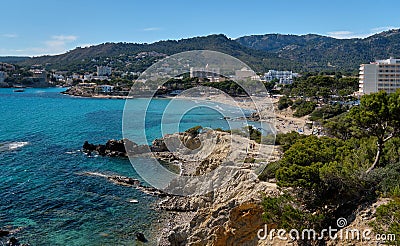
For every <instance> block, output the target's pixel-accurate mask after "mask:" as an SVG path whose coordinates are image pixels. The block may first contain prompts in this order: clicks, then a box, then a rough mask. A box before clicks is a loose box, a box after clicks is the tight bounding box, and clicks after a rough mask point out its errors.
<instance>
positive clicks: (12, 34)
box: [1, 33, 18, 38]
mask: <svg viewBox="0 0 400 246" xmlns="http://www.w3.org/2000/svg"><path fill="white" fill-rule="evenodd" d="M1 36H2V37H4V38H17V37H18V35H17V34H15V33H6V34H3V35H1Z"/></svg>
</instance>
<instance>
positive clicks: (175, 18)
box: [0, 0, 400, 56]
mask: <svg viewBox="0 0 400 246" xmlns="http://www.w3.org/2000/svg"><path fill="white" fill-rule="evenodd" d="M399 9H400V1H398V0H360V1H355V0H331V1H327V0H275V1H271V0H254V1H251V0H247V1H243V0H242V1H237V0H230V1H229V0H200V1H199V0H198V1H194V0H169V1H168V0H164V1H161V0H160V1H154V0H146V1H137V0H113V1H109V0H108V1H105V0H64V1H62V0H60V1H58V0H35V1H32V0H12V1H3V2H2V3H1V5H0V10H1V11H0V23H2V24H1V27H0V56H40V55H49V54H50V55H54V54H61V53H64V52H66V51H68V50H71V49H74V48H75V47H78V46H80V47H86V46H90V45H95V44H100V43H105V42H134V43H152V42H155V41H159V40H168V39H174V40H177V39H182V38H190V37H195V36H206V35H209V34H220V33H222V34H225V35H226V36H228V37H230V38H237V37H241V36H245V35H252V34H268V33H281V34H298V35H300V34H308V33H314V34H321V35H325V36H331V37H335V38H354V37H359V38H364V37H367V36H369V35H372V34H374V33H379V32H382V31H385V30H389V29H394V28H399V27H400V15H399V14H398V10H399Z"/></svg>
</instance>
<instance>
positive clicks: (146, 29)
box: [143, 27, 161, 32]
mask: <svg viewBox="0 0 400 246" xmlns="http://www.w3.org/2000/svg"><path fill="white" fill-rule="evenodd" d="M159 30H161V28H159V27H148V28H144V29H143V31H145V32H152V31H159Z"/></svg>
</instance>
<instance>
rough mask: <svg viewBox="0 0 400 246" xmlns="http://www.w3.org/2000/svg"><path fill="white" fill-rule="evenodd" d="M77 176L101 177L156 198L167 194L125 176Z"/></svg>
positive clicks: (90, 173) (87, 173)
mask: <svg viewBox="0 0 400 246" xmlns="http://www.w3.org/2000/svg"><path fill="white" fill-rule="evenodd" d="M78 175H86V176H93V177H102V178H106V179H107V180H109V181H111V182H113V183H114V184H117V185H123V186H130V187H134V188H136V189H137V190H140V191H141V192H143V193H145V194H148V195H152V196H158V197H166V196H167V194H166V193H164V192H163V191H161V190H158V189H156V188H153V187H149V186H145V185H142V184H141V182H140V181H139V180H138V179H134V178H130V177H125V176H120V175H109V174H104V173H97V172H83V173H78Z"/></svg>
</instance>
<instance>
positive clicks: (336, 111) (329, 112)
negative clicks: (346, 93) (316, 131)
mask: <svg viewBox="0 0 400 246" xmlns="http://www.w3.org/2000/svg"><path fill="white" fill-rule="evenodd" d="M344 112H346V108H345V107H343V106H342V105H340V104H338V103H337V104H335V105H325V106H323V107H322V108H319V109H315V110H314V111H313V112H312V113H311V115H310V120H312V121H316V120H319V119H330V118H332V117H335V116H337V115H340V114H342V113H344Z"/></svg>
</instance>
